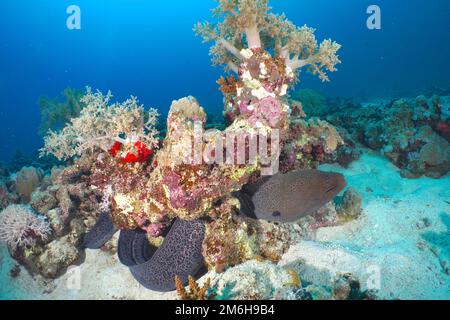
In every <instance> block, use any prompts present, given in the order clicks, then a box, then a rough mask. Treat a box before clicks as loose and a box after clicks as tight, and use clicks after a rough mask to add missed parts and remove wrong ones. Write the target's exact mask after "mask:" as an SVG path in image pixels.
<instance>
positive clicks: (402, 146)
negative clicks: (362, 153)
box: [327, 95, 450, 178]
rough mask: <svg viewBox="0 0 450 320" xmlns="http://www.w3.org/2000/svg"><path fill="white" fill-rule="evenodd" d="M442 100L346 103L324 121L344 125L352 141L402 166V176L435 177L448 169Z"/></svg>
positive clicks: (446, 121) (449, 147) (448, 146)
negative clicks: (363, 103) (376, 151)
mask: <svg viewBox="0 0 450 320" xmlns="http://www.w3.org/2000/svg"><path fill="white" fill-rule="evenodd" d="M445 101H447V99H446V98H445V97H439V96H436V95H434V96H433V97H431V98H429V99H428V98H426V97H424V96H419V97H417V98H416V99H398V100H394V101H392V102H380V103H369V104H365V105H355V104H354V103H347V104H344V105H342V106H340V108H339V111H337V112H335V113H332V114H330V115H329V116H328V117H327V120H328V121H330V122H331V123H332V124H333V125H335V126H338V127H341V128H344V129H345V130H346V131H347V132H348V133H349V135H350V136H351V139H352V140H353V141H357V142H359V143H361V144H363V145H366V146H368V147H370V148H371V149H374V150H378V151H380V152H381V153H382V154H384V155H385V156H386V157H388V158H389V159H390V160H391V162H392V163H394V164H395V165H396V166H397V167H399V168H401V169H402V176H404V177H408V178H417V177H420V176H422V175H425V176H427V177H431V178H439V177H442V176H443V175H445V174H446V173H447V172H448V171H449V170H450V158H449V156H448V155H449V154H450V143H449V139H448V138H449V137H448V134H447V136H446V132H447V133H448V129H446V128H447V127H448V126H449V118H448V116H446V113H445V112H444V110H445V109H446V107H445V105H446V103H445Z"/></svg>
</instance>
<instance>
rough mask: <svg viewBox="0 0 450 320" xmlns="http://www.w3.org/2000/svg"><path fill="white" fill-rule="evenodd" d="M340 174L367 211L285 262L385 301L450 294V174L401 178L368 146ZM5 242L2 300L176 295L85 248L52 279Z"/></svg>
mask: <svg viewBox="0 0 450 320" xmlns="http://www.w3.org/2000/svg"><path fill="white" fill-rule="evenodd" d="M321 169H322V170H329V171H337V172H341V173H343V174H344V175H345V176H346V178H347V181H348V184H349V186H352V187H354V188H356V189H357V190H358V191H359V192H360V193H361V194H362V196H363V213H362V216H361V217H360V218H359V219H358V220H356V221H352V222H350V223H347V224H345V225H342V226H337V227H330V228H322V229H319V230H318V231H317V234H316V236H315V239H314V240H310V241H301V242H300V243H298V244H295V245H293V246H292V247H291V248H290V250H289V251H288V252H287V253H286V254H285V255H284V257H283V259H282V261H281V262H280V265H283V266H289V267H293V268H295V269H296V270H297V271H298V272H299V274H300V277H301V278H302V279H303V280H306V281H311V282H313V283H315V284H320V285H330V284H331V283H332V281H333V279H334V277H335V275H336V273H347V272H351V273H352V274H353V275H354V276H356V277H357V278H359V279H360V281H361V284H362V287H363V288H364V289H365V288H376V289H378V292H379V297H380V298H382V299H397V298H399V299H450V275H449V274H448V268H449V267H450V225H449V221H450V204H449V202H448V201H449V200H450V176H449V175H447V176H445V177H443V178H441V179H439V180H434V179H429V178H420V179H413V180H411V179H404V178H402V177H401V176H400V172H399V170H398V169H397V168H396V167H394V166H393V165H392V164H391V163H390V162H389V161H388V160H387V159H385V158H383V157H381V156H379V155H376V154H374V153H372V152H370V151H368V150H364V155H363V156H362V158H361V159H360V160H359V161H357V162H355V163H353V164H352V165H351V166H350V168H349V169H343V168H341V167H339V166H336V165H325V166H322V168H321ZM14 264H15V263H14V261H13V260H12V259H11V258H10V257H9V254H8V252H7V250H6V248H5V247H1V248H0V284H1V286H0V299H175V298H176V294H175V293H174V292H171V293H157V292H152V291H149V290H146V289H145V288H143V287H142V286H140V285H139V284H138V283H137V282H136V281H135V280H134V279H133V277H132V276H131V274H130V272H129V271H128V269H127V268H126V267H124V266H122V265H121V264H120V263H119V262H118V260H117V257H116V256H111V255H110V254H108V253H105V252H102V251H92V250H87V252H86V259H85V261H84V263H83V264H82V265H81V266H79V268H75V269H70V270H69V272H67V273H66V274H65V275H63V276H62V277H60V278H59V279H57V280H55V281H48V280H43V279H42V278H40V277H35V278H33V277H31V276H30V274H29V273H28V272H27V271H26V270H24V269H23V268H22V270H21V272H20V274H19V276H18V277H16V278H11V276H10V270H11V269H12V267H13V266H14Z"/></svg>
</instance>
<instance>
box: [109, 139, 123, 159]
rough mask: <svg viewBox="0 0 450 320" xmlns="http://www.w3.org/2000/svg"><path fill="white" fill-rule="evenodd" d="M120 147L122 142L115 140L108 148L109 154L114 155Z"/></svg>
mask: <svg viewBox="0 0 450 320" xmlns="http://www.w3.org/2000/svg"><path fill="white" fill-rule="evenodd" d="M121 148H122V144H121V143H120V142H116V143H114V145H113V146H112V148H111V149H110V150H109V154H110V155H112V156H113V157H115V156H116V155H117V153H118V152H119V151H120V149H121Z"/></svg>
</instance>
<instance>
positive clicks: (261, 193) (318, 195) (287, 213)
mask: <svg viewBox="0 0 450 320" xmlns="http://www.w3.org/2000/svg"><path fill="white" fill-rule="evenodd" d="M346 186H347V182H346V181H345V178H344V176H343V175H341V174H338V173H332V172H322V171H318V170H300V171H294V172H289V173H286V174H281V173H280V174H277V175H274V176H271V177H265V178H262V179H261V180H260V181H258V182H257V183H255V184H252V185H246V186H244V187H243V188H242V190H241V191H240V192H237V193H235V194H234V195H235V196H236V197H237V198H238V199H239V201H240V202H241V211H242V212H243V213H244V214H246V215H248V216H250V217H253V218H257V219H263V220H268V221H280V222H295V221H297V220H298V219H300V218H301V217H304V216H307V215H310V214H313V213H314V212H315V211H317V210H318V209H320V208H321V207H323V206H324V205H326V204H327V203H328V202H330V201H331V200H332V199H333V198H334V197H335V196H336V195H337V194H339V193H340V192H341V191H342V190H343V189H344V188H345V187H346Z"/></svg>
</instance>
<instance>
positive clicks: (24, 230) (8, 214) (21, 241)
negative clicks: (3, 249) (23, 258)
mask: <svg viewBox="0 0 450 320" xmlns="http://www.w3.org/2000/svg"><path fill="white" fill-rule="evenodd" d="M51 232H52V230H51V228H50V224H49V223H48V222H47V220H46V219H45V218H44V217H43V216H39V215H36V214H35V213H34V212H33V210H32V209H31V208H30V207H28V206H24V205H10V206H9V207H7V208H6V209H5V210H3V211H2V212H1V213H0V240H1V241H3V242H4V243H6V244H7V245H8V247H9V248H10V249H11V251H12V252H13V253H16V252H17V251H19V250H23V249H26V248H30V247H32V246H33V245H35V244H36V242H37V241H45V240H46V239H47V238H48V236H49V235H50V234H51Z"/></svg>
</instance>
